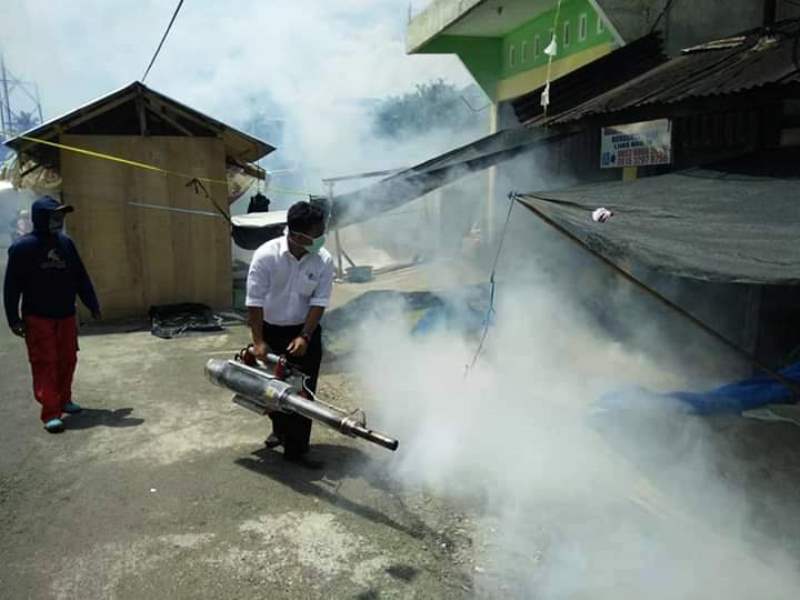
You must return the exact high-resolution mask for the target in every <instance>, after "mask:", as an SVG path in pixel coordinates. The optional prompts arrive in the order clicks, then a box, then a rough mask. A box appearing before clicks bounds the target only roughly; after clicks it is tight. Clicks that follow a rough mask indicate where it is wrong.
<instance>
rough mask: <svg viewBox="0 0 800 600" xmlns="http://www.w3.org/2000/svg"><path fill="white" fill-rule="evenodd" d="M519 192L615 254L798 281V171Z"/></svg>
mask: <svg viewBox="0 0 800 600" xmlns="http://www.w3.org/2000/svg"><path fill="white" fill-rule="evenodd" d="M795 164H797V163H795ZM519 200H520V202H521V203H522V204H524V205H529V206H535V207H536V208H538V209H539V210H541V211H542V212H543V213H544V214H545V215H546V216H548V217H550V218H552V219H553V220H554V221H556V222H557V223H559V224H560V225H562V226H565V227H566V228H567V229H568V230H569V231H571V232H572V233H574V234H576V235H577V236H578V237H579V238H581V239H582V240H583V241H584V242H585V243H586V244H587V245H588V246H589V247H591V248H592V249H594V250H597V251H598V252H600V253H601V254H603V255H604V256H606V257H607V258H610V259H611V260H614V261H615V262H619V261H621V260H627V259H631V260H634V261H637V262H638V263H640V264H642V265H644V266H646V267H649V268H651V269H653V270H656V271H660V272H665V273H669V274H672V275H678V276H682V277H690V278H694V279H700V280H706V281H717V282H728V283H755V284H789V285H796V284H798V283H800V173H798V174H797V175H795V176H793V177H790V176H786V174H783V175H782V176H780V177H778V176H756V175H751V174H743V173H741V172H731V171H730V170H716V169H714V170H712V169H691V170H686V171H680V172H676V173H670V174H668V175H660V176H656V177H646V178H643V179H639V180H636V181H633V182H621V181H615V182H609V183H601V184H592V185H581V186H577V187H573V188H570V189H567V190H563V191H556V192H542V193H530V194H522V195H520V196H519ZM601 207H602V208H607V209H609V210H611V211H613V213H614V215H613V216H612V217H611V218H610V219H609V220H608V221H607V222H605V223H598V222H595V221H593V220H592V212H593V211H594V210H595V209H597V208H601Z"/></svg>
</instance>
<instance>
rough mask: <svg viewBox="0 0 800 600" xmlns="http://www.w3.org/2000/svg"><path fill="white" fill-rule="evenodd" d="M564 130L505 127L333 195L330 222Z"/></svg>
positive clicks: (367, 211) (368, 214)
mask: <svg viewBox="0 0 800 600" xmlns="http://www.w3.org/2000/svg"><path fill="white" fill-rule="evenodd" d="M564 137H566V134H563V133H556V132H554V131H551V130H547V129H542V128H530V129H529V128H526V127H519V128H516V129H506V130H503V131H499V132H497V133H494V134H492V135H490V136H487V137H484V138H481V139H479V140H476V141H474V142H472V143H470V144H467V145H466V146H462V147H461V148H457V149H455V150H451V151H450V152H447V153H446V154H442V155H440V156H437V157H436V158H433V159H431V160H428V161H426V162H424V163H421V164H418V165H416V166H414V167H411V168H410V169H406V170H404V171H400V172H399V173H396V174H394V175H391V176H390V177H387V178H386V179H382V180H381V181H379V182H378V183H375V184H373V185H370V186H368V187H365V188H363V189H360V190H357V191H355V192H351V193H348V194H343V195H341V196H336V197H335V198H334V200H333V213H332V219H331V226H333V227H344V226H347V225H352V224H354V223H359V222H361V221H366V220H368V219H371V218H373V217H375V216H377V215H379V214H380V213H382V212H386V211H388V210H392V209H395V208H397V207H399V206H402V205H403V204H405V203H406V202H410V201H412V200H415V199H416V198H419V197H420V196H423V195H425V194H427V193H428V192H431V191H433V190H435V189H437V188H439V187H442V186H445V185H447V184H449V183H452V182H454V181H456V180H458V179H460V178H461V177H464V176H465V175H469V174H470V173H474V172H476V171H480V170H482V169H487V168H489V167H491V166H493V165H496V164H498V163H501V162H503V161H507V160H511V159H512V158H515V157H516V156H518V155H520V154H521V153H523V152H525V151H527V150H529V149H531V148H533V147H535V146H537V145H539V144H544V143H550V142H554V141H556V140H558V139H563V138H564Z"/></svg>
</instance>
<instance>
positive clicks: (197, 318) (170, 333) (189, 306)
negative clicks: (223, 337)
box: [149, 302, 222, 340]
mask: <svg viewBox="0 0 800 600" xmlns="http://www.w3.org/2000/svg"><path fill="white" fill-rule="evenodd" d="M149 314H150V323H151V327H150V333H152V334H153V335H154V336H156V337H160V338H163V339H165V340H168V339H170V338H174V337H178V336H179V335H182V334H183V333H185V332H187V331H222V317H220V316H218V315H216V314H214V311H213V310H211V308H210V307H209V306H206V305H205V304H195V303H191V302H187V303H182V304H162V305H159V306H151V307H150V311H149Z"/></svg>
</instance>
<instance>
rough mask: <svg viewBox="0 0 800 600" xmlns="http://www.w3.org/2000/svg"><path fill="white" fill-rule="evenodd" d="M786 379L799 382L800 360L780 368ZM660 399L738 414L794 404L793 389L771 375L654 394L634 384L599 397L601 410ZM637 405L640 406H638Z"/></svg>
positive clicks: (708, 412) (694, 410)
mask: <svg viewBox="0 0 800 600" xmlns="http://www.w3.org/2000/svg"><path fill="white" fill-rule="evenodd" d="M780 373H781V375H783V376H784V377H785V378H786V379H788V380H790V381H794V382H797V383H798V384H800V363H795V364H793V365H791V366H789V367H787V368H785V369H783V370H782V371H780ZM653 400H655V401H658V402H659V404H660V405H661V406H663V405H664V404H665V403H674V402H675V401H677V403H675V404H676V408H679V409H680V408H683V409H685V410H686V411H687V412H691V413H694V414H699V415H713V414H738V413H741V412H744V411H747V410H752V409H754V408H760V407H762V406H766V405H768V404H794V402H795V400H794V398H793V397H792V392H791V391H790V390H788V389H787V388H786V387H785V386H784V385H782V384H781V383H779V382H778V381H775V379H773V378H772V377H769V376H768V375H759V376H756V377H751V378H750V379H745V380H743V381H739V382H736V383H730V384H727V385H723V386H722V387H718V388H716V389H713V390H710V391H707V392H670V393H668V394H654V393H653V392H648V391H646V390H643V389H640V388H635V389H627V390H619V391H616V392H611V393H609V394H605V395H604V396H603V397H601V398H600V400H599V401H598V405H597V408H598V409H599V410H601V411H606V410H608V411H614V410H625V409H641V408H643V407H642V406H641V404H642V402H643V401H649V402H652V401H653ZM637 405H638V406H637Z"/></svg>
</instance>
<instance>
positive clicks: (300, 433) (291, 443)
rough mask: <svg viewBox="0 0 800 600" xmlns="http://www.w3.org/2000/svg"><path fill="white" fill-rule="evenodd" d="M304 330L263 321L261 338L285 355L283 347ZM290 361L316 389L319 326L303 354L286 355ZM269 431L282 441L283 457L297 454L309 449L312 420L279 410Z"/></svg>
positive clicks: (320, 332)
mask: <svg viewBox="0 0 800 600" xmlns="http://www.w3.org/2000/svg"><path fill="white" fill-rule="evenodd" d="M302 331H303V326H302V325H288V326H281V325H270V324H269V323H264V341H265V342H266V343H267V345H268V346H269V347H270V350H271V351H272V352H274V353H275V354H279V355H282V354H286V347H287V346H288V345H289V344H290V343H291V341H292V340H293V339H295V338H296V337H297V336H299V335H300V333H301V332H302ZM288 358H289V362H291V363H293V364H295V365H297V366H298V367H300V370H301V371H303V372H304V373H305V374H306V375H308V377H309V379H308V387H309V389H310V390H311V391H312V392H316V391H317V379H318V378H319V367H320V364H321V363H322V328H321V327H317V330H316V331H315V332H314V335H313V336H311V342H310V343H309V345H308V350H307V351H306V355H305V356H303V357H302V358H296V357H288ZM269 418H270V419H272V431H273V433H274V434H275V435H276V436H278V437H279V438H280V439H281V441H282V442H283V451H284V454H285V455H286V456H300V455H301V454H305V453H306V452H308V441H309V439H310V438H311V419H307V418H305V417H301V416H300V415H290V414H286V413H282V412H272V413H270V415H269Z"/></svg>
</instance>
